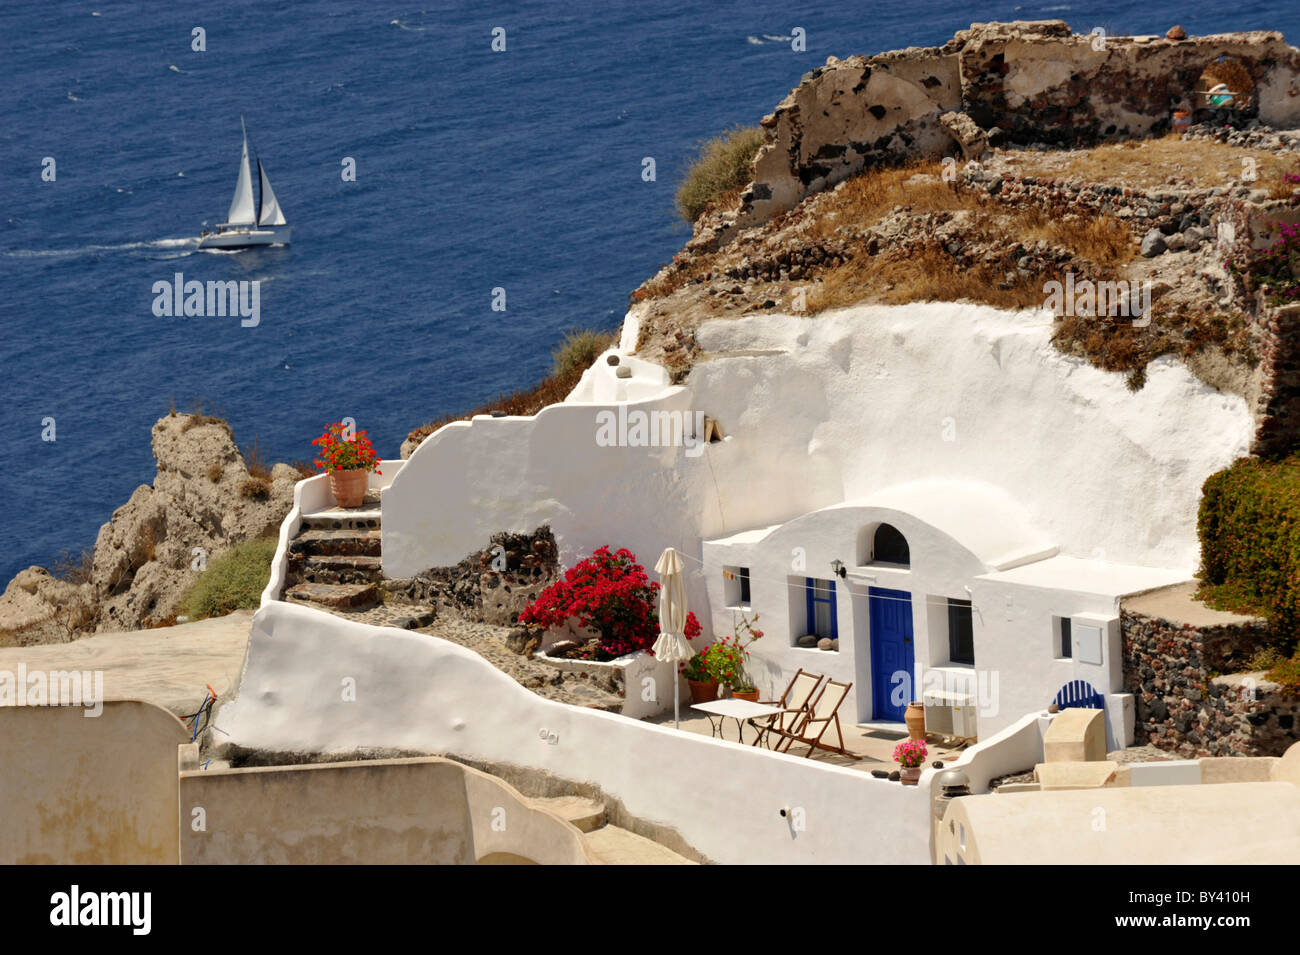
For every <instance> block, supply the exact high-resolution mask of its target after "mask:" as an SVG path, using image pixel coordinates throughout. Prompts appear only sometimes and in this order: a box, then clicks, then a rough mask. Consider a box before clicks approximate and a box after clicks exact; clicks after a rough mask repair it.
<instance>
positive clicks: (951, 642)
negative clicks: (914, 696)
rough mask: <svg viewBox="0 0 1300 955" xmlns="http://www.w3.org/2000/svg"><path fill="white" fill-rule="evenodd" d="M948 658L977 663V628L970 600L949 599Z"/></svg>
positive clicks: (957, 661) (956, 661) (972, 664)
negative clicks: (972, 619)
mask: <svg viewBox="0 0 1300 955" xmlns="http://www.w3.org/2000/svg"><path fill="white" fill-rule="evenodd" d="M948 660H949V662H951V663H968V664H970V665H971V666H974V665H975V630H974V626H973V624H972V621H971V602H970V601H969V600H953V599H951V598H949V600H948Z"/></svg>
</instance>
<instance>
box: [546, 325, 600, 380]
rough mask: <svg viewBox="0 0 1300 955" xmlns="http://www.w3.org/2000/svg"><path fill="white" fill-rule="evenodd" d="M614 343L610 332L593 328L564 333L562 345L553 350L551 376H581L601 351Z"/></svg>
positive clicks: (565, 377)
mask: <svg viewBox="0 0 1300 955" xmlns="http://www.w3.org/2000/svg"><path fill="white" fill-rule="evenodd" d="M613 343H614V336H613V335H612V334H610V333H609V332H598V331H596V330H595V329H591V328H575V329H571V330H570V331H568V332H565V334H564V341H562V342H561V343H560V347H559V348H557V349H555V351H553V352H551V358H552V364H551V376H552V377H554V378H563V379H568V378H570V377H573V376H575V375H576V376H578V377H581V376H582V373H583V372H584V371H586V370H587V369H588V368H589V367H590V366H591V363H592V362H593V361H595V360H596V359H597V358H598V357H599V356H600V353H601V352H603V351H604V350H605V349H606V348H608V347H609V346H610V345H612V344H613Z"/></svg>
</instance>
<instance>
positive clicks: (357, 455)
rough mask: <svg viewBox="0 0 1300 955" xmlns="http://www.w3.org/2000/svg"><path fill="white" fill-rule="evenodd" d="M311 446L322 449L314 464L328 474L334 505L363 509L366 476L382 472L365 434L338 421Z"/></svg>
mask: <svg viewBox="0 0 1300 955" xmlns="http://www.w3.org/2000/svg"><path fill="white" fill-rule="evenodd" d="M312 444H314V445H316V447H317V448H319V449H320V450H319V451H318V454H319V455H320V456H319V457H317V458H316V460H315V462H314V463H315V465H316V467H318V468H320V469H321V470H322V471H325V472H326V473H328V474H329V476H330V492H331V493H332V494H333V495H334V502H335V503H336V504H338V506H339V507H360V506H361V504H362V502H363V501H365V499H366V484H367V475H368V474H369V473H370V472H371V471H374V472H375V473H376V474H382V473H383V472H382V471H380V470H379V455H378V454H376V453H375V449H374V447H373V446H372V445H371V443H370V439H369V438H368V437H366V432H365V431H355V432H354V431H353V430H352V429H351V428H345V427H344V426H343V425H342V424H340V423H339V422H337V421H336V422H334V423H333V424H331V425H329V426H328V427H326V429H325V433H324V434H322V435H321V436H320V437H319V438H315V439H313V440H312Z"/></svg>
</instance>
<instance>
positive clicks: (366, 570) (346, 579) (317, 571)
mask: <svg viewBox="0 0 1300 955" xmlns="http://www.w3.org/2000/svg"><path fill="white" fill-rule="evenodd" d="M383 576H384V572H383V561H382V559H381V558H379V557H369V556H366V555H361V554H321V555H308V554H302V553H298V554H294V553H291V554H289V576H288V578H287V579H288V582H289V583H290V584H296V583H300V582H303V581H306V582H307V583H313V584H364V583H371V582H375V583H378V582H379V581H380V580H382V579H383Z"/></svg>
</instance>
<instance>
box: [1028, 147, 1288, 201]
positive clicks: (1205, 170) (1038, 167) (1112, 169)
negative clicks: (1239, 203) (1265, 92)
mask: <svg viewBox="0 0 1300 955" xmlns="http://www.w3.org/2000/svg"><path fill="white" fill-rule="evenodd" d="M1017 158H1018V159H1019V163H1018V164H1017V165H1018V166H1019V170H1020V172H1021V173H1022V174H1023V175H1027V176H1036V177H1038V176H1045V177H1048V178H1054V179H1085V180H1088V181H1091V182H1100V183H1106V184H1109V185H1115V186H1127V187H1129V188H1134V189H1139V188H1140V189H1157V190H1158V189H1160V188H1162V187H1164V186H1168V185H1170V181H1169V180H1170V179H1173V180H1174V181H1175V182H1176V183H1177V184H1180V185H1184V186H1190V187H1192V188H1194V189H1213V188H1214V187H1215V186H1227V185H1245V186H1250V187H1251V188H1258V189H1268V190H1270V192H1277V193H1279V194H1278V195H1277V196H1276V197H1275V198H1285V197H1287V196H1289V195H1290V194H1291V188H1292V187H1291V186H1288V185H1287V184H1286V183H1285V181H1284V180H1283V174H1284V173H1287V172H1294V171H1295V170H1294V168H1293V167H1294V162H1293V161H1288V160H1286V159H1284V158H1283V157H1281V156H1279V155H1277V154H1276V153H1273V152H1269V151H1267V150H1262V149H1246V148H1243V147H1241V146H1229V145H1228V144H1227V143H1216V142H1210V141H1203V140H1191V141H1188V142H1183V140H1182V139H1180V138H1179V136H1178V135H1177V134H1172V133H1171V134H1170V135H1168V136H1165V137H1162V138H1160V139H1142V140H1132V141H1128V142H1123V143H1108V144H1105V145H1101V146H1096V147H1094V148H1092V149H1089V150H1086V151H1083V152H1080V153H1079V154H1078V155H1077V156H1074V157H1073V158H1072V159H1071V160H1070V161H1069V162H1068V163H1065V164H1064V165H1062V164H1061V163H1060V161H1059V158H1058V156H1057V155H1054V154H1053V153H1050V152H1049V153H1024V154H1023V155H1022V156H1020V157H1017ZM1245 159H1252V160H1254V162H1255V172H1256V178H1255V180H1254V181H1247V182H1243V181H1242V180H1241V176H1242V171H1243V169H1246V168H1248V166H1249V164H1243V160H1245Z"/></svg>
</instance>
